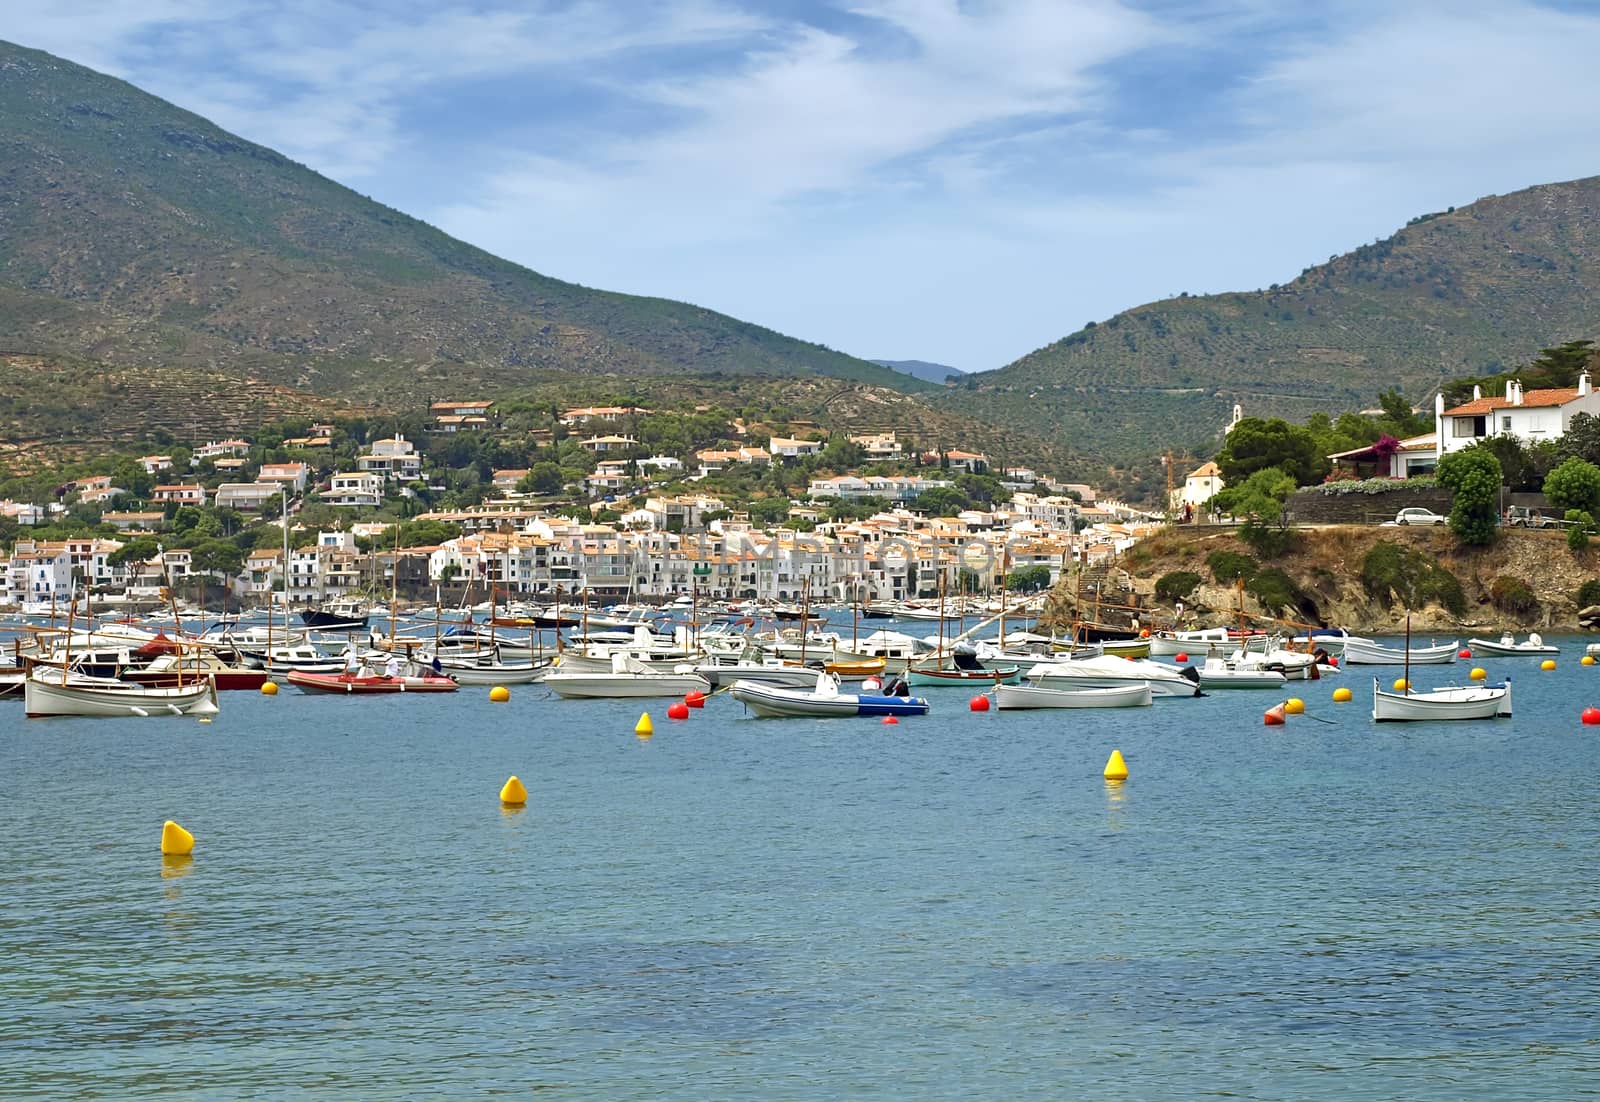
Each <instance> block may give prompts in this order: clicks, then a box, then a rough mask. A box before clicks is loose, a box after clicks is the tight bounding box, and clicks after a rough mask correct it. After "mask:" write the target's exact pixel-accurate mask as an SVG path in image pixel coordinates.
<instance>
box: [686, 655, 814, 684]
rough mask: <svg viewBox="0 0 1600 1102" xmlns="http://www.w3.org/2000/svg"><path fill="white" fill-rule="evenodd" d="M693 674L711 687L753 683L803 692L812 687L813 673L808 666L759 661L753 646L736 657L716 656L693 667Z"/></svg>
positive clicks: (760, 659)
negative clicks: (739, 682) (744, 682)
mask: <svg viewBox="0 0 1600 1102" xmlns="http://www.w3.org/2000/svg"><path fill="white" fill-rule="evenodd" d="M694 672H695V673H697V674H699V675H700V676H701V677H703V678H705V679H706V680H707V681H709V682H711V685H712V687H713V688H717V689H720V688H722V687H723V686H724V685H732V684H733V683H734V682H735V681H755V682H759V683H760V684H763V685H776V686H778V687H780V688H785V689H804V688H807V687H808V686H811V685H815V684H816V681H817V671H816V670H814V669H811V668H810V667H809V666H802V665H799V664H798V663H794V662H785V661H783V660H781V659H778V658H763V657H762V655H761V651H760V650H759V649H757V648H755V647H751V648H749V649H747V650H746V651H745V652H744V653H742V654H739V655H733V656H729V655H719V656H713V657H710V658H708V659H707V660H706V661H704V662H699V663H696V664H695V667H694Z"/></svg>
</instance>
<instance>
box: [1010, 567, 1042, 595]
mask: <svg viewBox="0 0 1600 1102" xmlns="http://www.w3.org/2000/svg"><path fill="white" fill-rule="evenodd" d="M1049 588H1050V568H1049V567H1048V566H1024V567H1023V568H1021V569H1020V570H1013V571H1012V572H1011V573H1009V574H1007V575H1006V589H1007V590H1009V591H1010V592H1012V593H1037V592H1038V591H1039V590H1041V589H1049Z"/></svg>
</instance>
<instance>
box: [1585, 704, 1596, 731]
mask: <svg viewBox="0 0 1600 1102" xmlns="http://www.w3.org/2000/svg"><path fill="white" fill-rule="evenodd" d="M1582 718H1583V722H1584V724H1585V725H1586V726H1589V727H1593V726H1594V725H1595V724H1597V723H1600V708H1596V707H1595V706H1594V705H1593V704H1591V705H1589V707H1587V708H1585V709H1584V710H1583V717H1582Z"/></svg>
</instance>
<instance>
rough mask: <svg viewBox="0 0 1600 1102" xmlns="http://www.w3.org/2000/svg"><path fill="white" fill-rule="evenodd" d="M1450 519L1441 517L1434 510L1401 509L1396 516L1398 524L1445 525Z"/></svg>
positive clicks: (1395, 520) (1395, 519)
mask: <svg viewBox="0 0 1600 1102" xmlns="http://www.w3.org/2000/svg"><path fill="white" fill-rule="evenodd" d="M1447 520H1448V518H1446V517H1441V516H1440V515H1439V514H1438V513H1435V512H1434V511H1433V510H1432V509H1420V508H1415V507H1413V508H1410V509H1401V510H1400V511H1399V512H1398V513H1396V514H1395V515H1394V522H1395V523H1396V524H1444V523H1446V521H1447Z"/></svg>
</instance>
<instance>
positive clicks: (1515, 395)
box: [1434, 371, 1600, 458]
mask: <svg viewBox="0 0 1600 1102" xmlns="http://www.w3.org/2000/svg"><path fill="white" fill-rule="evenodd" d="M1579 413H1587V414H1590V415H1591V416H1593V415H1600V393H1596V392H1595V390H1594V388H1593V386H1592V385H1591V384H1590V381H1589V373H1588V372H1587V371H1586V372H1584V373H1583V374H1581V375H1579V376H1578V385H1577V386H1575V387H1560V388H1554V389H1550V390H1527V391H1525V390H1523V389H1522V384H1521V383H1519V382H1517V381H1516V380H1515V379H1513V380H1511V381H1509V382H1507V383H1506V394H1505V397H1503V398H1485V397H1483V396H1482V394H1481V393H1480V391H1479V389H1478V388H1477V387H1473V388H1472V401H1470V402H1466V403H1464V404H1462V405H1459V406H1455V407H1453V408H1451V409H1446V408H1445V407H1444V395H1443V394H1440V395H1438V396H1437V397H1435V399H1434V428H1435V431H1436V432H1437V434H1438V450H1437V454H1438V456H1439V457H1440V458H1443V457H1444V456H1446V455H1449V454H1450V453H1451V452H1456V451H1460V450H1461V449H1462V448H1465V447H1467V446H1468V445H1470V444H1475V443H1477V442H1478V441H1480V440H1486V439H1488V438H1489V437H1491V436H1515V437H1517V438H1518V439H1519V440H1521V441H1522V442H1523V443H1525V444H1537V443H1539V442H1540V441H1543V440H1559V439H1561V437H1562V436H1564V435H1565V434H1566V431H1567V426H1568V425H1570V424H1572V418H1573V417H1574V416H1575V415H1577V414H1579Z"/></svg>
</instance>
